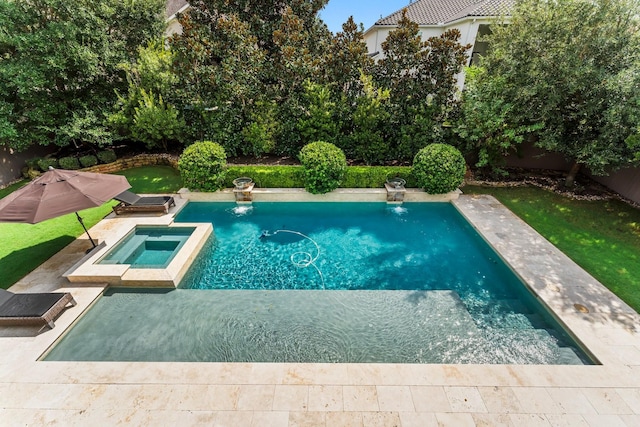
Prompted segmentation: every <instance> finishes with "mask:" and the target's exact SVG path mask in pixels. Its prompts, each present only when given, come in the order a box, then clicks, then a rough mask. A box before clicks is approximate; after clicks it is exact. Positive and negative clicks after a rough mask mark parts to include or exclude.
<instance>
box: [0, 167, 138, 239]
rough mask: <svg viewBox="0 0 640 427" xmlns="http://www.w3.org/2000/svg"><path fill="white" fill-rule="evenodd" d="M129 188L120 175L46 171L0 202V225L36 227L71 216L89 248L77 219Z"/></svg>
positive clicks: (79, 219)
mask: <svg viewBox="0 0 640 427" xmlns="http://www.w3.org/2000/svg"><path fill="white" fill-rule="evenodd" d="M129 188H131V185H130V184H129V182H128V181H127V178H125V177H124V176H121V175H108V174H102V173H91V172H79V171H69V170H61V169H54V168H51V167H50V168H49V170H48V171H47V172H45V173H43V174H42V175H40V176H39V177H38V178H36V179H34V180H33V181H31V182H30V183H28V184H27V185H25V186H24V187H22V188H20V189H19V190H16V191H14V192H13V193H11V194H9V195H8V196H7V197H5V198H4V199H2V200H0V222H24V223H29V224H36V223H38V222H42V221H45V220H47V219H51V218H56V217H59V216H62V215H66V214H68V213H71V212H75V214H76V217H77V218H78V221H79V222H80V224H81V225H82V228H83V229H84V231H85V232H86V233H87V236H88V237H89V240H90V241H91V244H92V245H93V247H94V248H95V247H96V244H95V243H94V241H93V239H92V238H91V236H90V235H89V232H88V231H87V227H85V225H84V223H83V222H82V218H81V217H80V215H78V211H79V210H82V209H88V208H93V207H96V206H101V205H103V204H104V203H106V202H108V201H109V200H111V199H112V198H113V196H116V195H118V194H120V193H122V192H123V191H125V190H127V189H129Z"/></svg>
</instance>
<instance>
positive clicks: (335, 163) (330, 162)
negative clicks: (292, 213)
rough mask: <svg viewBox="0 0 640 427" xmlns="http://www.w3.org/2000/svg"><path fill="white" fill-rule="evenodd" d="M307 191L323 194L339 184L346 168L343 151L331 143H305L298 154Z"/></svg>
mask: <svg viewBox="0 0 640 427" xmlns="http://www.w3.org/2000/svg"><path fill="white" fill-rule="evenodd" d="M298 157H299V158H300V163H301V164H302V168H303V174H304V186H305V188H306V189H307V191H308V192H310V193H313V194H323V193H328V192H329V191H332V190H335V189H336V188H338V187H339V186H340V183H341V182H342V180H343V179H344V176H345V173H346V170H347V158H346V157H345V155H344V152H343V151H342V150H341V149H339V148H338V147H336V146H335V145H333V144H330V143H328V142H323V141H316V142H312V143H310V144H307V145H305V146H304V147H302V150H300V154H299V156H298Z"/></svg>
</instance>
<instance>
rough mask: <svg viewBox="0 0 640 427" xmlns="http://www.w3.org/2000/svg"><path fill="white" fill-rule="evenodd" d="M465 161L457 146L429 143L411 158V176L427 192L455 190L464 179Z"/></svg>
mask: <svg viewBox="0 0 640 427" xmlns="http://www.w3.org/2000/svg"><path fill="white" fill-rule="evenodd" d="M465 171H466V163H465V161H464V157H463V156H462V153H460V151H458V149H457V148H455V147H453V146H451V145H447V144H429V145H427V146H426V147H424V148H423V149H421V150H420V151H418V153H417V154H416V156H415V157H414V159H413V169H412V172H413V176H414V177H415V179H416V182H417V184H418V186H419V187H421V188H424V189H425V191H426V192H427V193H429V194H444V193H448V192H450V191H453V190H455V189H456V188H458V187H459V186H460V184H462V182H463V181H464V173H465Z"/></svg>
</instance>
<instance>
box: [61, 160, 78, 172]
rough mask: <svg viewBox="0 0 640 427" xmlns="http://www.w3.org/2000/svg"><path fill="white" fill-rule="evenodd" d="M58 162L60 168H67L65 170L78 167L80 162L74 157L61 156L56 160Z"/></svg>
mask: <svg viewBox="0 0 640 427" xmlns="http://www.w3.org/2000/svg"><path fill="white" fill-rule="evenodd" d="M58 163H59V164H60V167H61V168H62V169H67V170H76V169H80V162H79V161H78V159H77V158H75V157H61V158H60V160H58Z"/></svg>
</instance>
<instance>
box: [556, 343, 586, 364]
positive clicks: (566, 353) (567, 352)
mask: <svg viewBox="0 0 640 427" xmlns="http://www.w3.org/2000/svg"><path fill="white" fill-rule="evenodd" d="M559 354H560V357H559V358H558V364H560V365H584V362H583V361H582V360H581V359H580V357H578V355H577V354H576V352H575V351H574V350H573V349H572V348H570V347H560V349H559Z"/></svg>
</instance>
